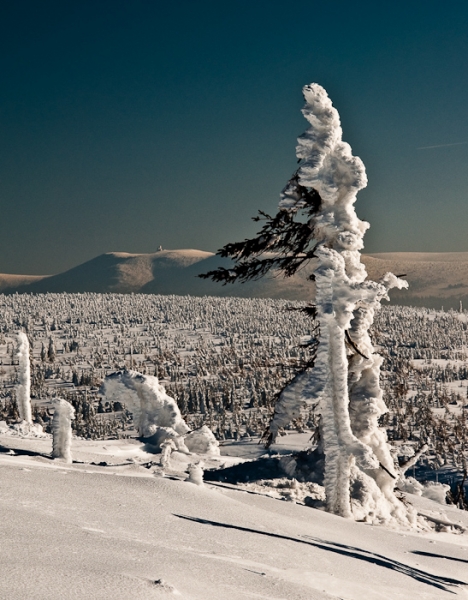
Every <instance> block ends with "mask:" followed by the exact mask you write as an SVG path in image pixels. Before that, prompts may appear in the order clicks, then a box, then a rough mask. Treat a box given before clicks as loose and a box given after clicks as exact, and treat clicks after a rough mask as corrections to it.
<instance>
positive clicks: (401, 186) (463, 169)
mask: <svg viewBox="0 0 468 600" xmlns="http://www.w3.org/2000/svg"><path fill="white" fill-rule="evenodd" d="M0 46H1V52H0V61H1V62H0V72H1V73H2V77H1V86H0V208H1V210H0V272H10V273H31V274H33V273H53V272H58V271H61V270H65V269H66V268H69V267H71V266H74V265H76V264H78V263H80V262H83V261H85V260H87V259H90V258H92V257H94V256H96V255H97V254H100V253H102V252H108V251H117V250H118V251H127V252H153V251H155V250H156V249H157V247H158V245H159V244H162V246H163V247H165V248H199V249H205V250H216V249H218V248H219V247H220V246H222V245H224V244H225V243H226V242H229V241H237V240H240V239H243V238H244V237H246V236H249V235H251V234H253V233H254V232H255V231H256V224H255V223H252V222H251V220H250V217H251V216H253V215H255V214H256V212H257V210H258V209H263V210H267V211H270V212H274V211H275V210H276V206H277V202H278V195H279V192H280V190H281V188H282V187H283V185H284V184H285V182H286V181H287V179H288V178H289V176H290V175H291V173H292V172H293V170H294V169H295V165H296V160H295V143H296V138H297V136H298V135H299V134H300V133H302V131H303V130H304V129H305V128H306V125H307V123H306V121H305V120H304V119H303V117H302V115H301V113H300V108H301V107H302V104H303V100H302V94H301V88H302V86H303V85H304V84H306V83H310V82H313V81H315V82H318V83H320V84H321V85H323V86H324V87H325V88H326V89H327V91H328V93H329V95H330V97H331V98H332V100H333V103H334V105H335V106H336V107H337V109H338V111H339V112H340V115H341V118H342V124H343V130H344V139H345V140H346V141H348V142H349V143H350V144H351V146H352V147H353V151H354V153H355V154H357V155H358V156H360V157H361V158H362V159H363V161H364V163H365V165H366V168H367V172H368V177H369V186H368V188H367V189H366V190H364V191H362V192H360V194H359V196H358V202H357V211H358V214H359V216H360V217H361V218H365V219H367V220H369V221H370V223H371V229H370V231H369V232H368V234H367V236H366V251H367V252H378V251H398V250H400V251H417V250H420V251H468V242H467V239H468V235H467V234H468V202H467V195H468V168H467V167H468V3H467V2H466V0H465V1H460V2H451V1H446V2H440V1H437V2H435V1H431V0H424V1H417V2H408V1H406V2H398V1H397V2H379V3H378V2H375V0H373V1H371V2H365V1H363V2H360V1H358V0H356V1H355V2H350V1H349V0H347V1H328V2H324V1H323V0H322V1H321V2H315V1H314V0H308V1H303V0H246V1H244V0H231V1H228V0H226V1H224V2H222V1H221V0H189V1H186V0H179V1H178V2H160V1H159V0H152V1H150V0H145V1H143V0H125V1H122V0H92V1H89V0H80V1H76V0H66V1H64V0H59V1H50V0H40V1H38V0H30V1H27V0H2V2H1V3H0ZM445 144H447V145H445ZM451 144H457V145H451ZM427 146H440V147H437V148H427V149H420V148H425V147H427Z"/></svg>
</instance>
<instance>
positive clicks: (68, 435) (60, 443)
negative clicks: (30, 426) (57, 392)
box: [52, 398, 75, 463]
mask: <svg viewBox="0 0 468 600" xmlns="http://www.w3.org/2000/svg"><path fill="white" fill-rule="evenodd" d="M54 408H55V412H54V416H53V419H52V436H53V441H52V457H53V458H62V459H64V460H65V461H66V462H67V463H71V462H72V455H71V439H72V429H71V422H72V420H73V419H74V418H75V409H74V408H73V406H72V405H71V404H70V403H69V402H67V401H66V400H62V399H61V398H58V399H57V400H56V401H55V402H54Z"/></svg>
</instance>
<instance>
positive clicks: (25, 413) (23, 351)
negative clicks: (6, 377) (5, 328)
mask: <svg viewBox="0 0 468 600" xmlns="http://www.w3.org/2000/svg"><path fill="white" fill-rule="evenodd" d="M17 357H18V388H17V390H16V399H17V402H18V411H19V415H20V419H21V420H22V421H26V422H27V423H29V424H31V423H32V415H31V397H30V394H31V367H30V363H29V340H28V336H27V335H26V334H25V333H24V332H23V331H20V332H19V333H18V351H17Z"/></svg>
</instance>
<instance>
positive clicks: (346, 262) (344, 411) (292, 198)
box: [270, 84, 408, 523]
mask: <svg viewBox="0 0 468 600" xmlns="http://www.w3.org/2000/svg"><path fill="white" fill-rule="evenodd" d="M303 93H304V98H305V101H306V104H305V107H304V108H303V110H302V112H303V114H304V116H305V118H306V119H307V120H308V121H309V123H310V125H311V127H310V128H309V129H308V130H307V131H306V132H305V133H304V134H303V135H302V136H300V137H299V139H298V145H297V149H296V153H297V157H298V158H299V159H300V160H301V164H300V167H299V169H298V172H297V175H298V179H299V184H300V185H301V186H304V187H306V188H308V189H314V190H316V191H317V192H318V193H319V194H320V197H321V200H322V202H321V205H320V209H319V212H318V214H317V215H316V216H315V217H314V219H315V220H314V226H315V227H314V231H315V239H316V242H317V249H316V256H317V266H316V268H315V271H314V275H315V280H316V299H315V304H316V306H317V319H318V321H319V324H320V344H319V347H318V351H317V357H316V362H315V366H314V368H313V369H312V370H311V371H310V372H306V373H304V374H303V375H301V376H299V377H298V378H296V380H295V381H294V382H293V386H292V387H291V388H289V389H286V390H284V391H283V393H282V395H281V396H280V398H279V401H278V405H277V408H276V410H275V416H274V418H273V421H272V423H271V425H270V432H271V433H272V435H273V437H275V435H276V434H277V432H278V429H279V428H280V427H283V426H285V425H286V424H288V423H289V422H290V420H291V419H292V418H294V417H295V416H297V413H298V411H300V408H301V405H302V406H303V405H304V402H305V403H308V404H312V403H314V404H315V403H317V402H319V412H320V414H321V435H322V443H323V448H324V453H325V476H324V485H325V491H326V498H327V509H328V510H329V511H330V512H333V513H335V514H338V515H341V516H343V517H354V518H359V519H365V520H370V521H384V522H391V521H392V520H396V521H399V522H406V523H407V522H408V514H407V511H406V509H405V507H404V506H403V505H402V504H401V502H399V501H398V500H397V498H396V497H395V494H394V491H393V490H394V478H393V469H394V466H393V460H392V457H391V455H390V450H389V447H388V444H387V441H386V434H385V432H384V431H383V430H381V429H380V428H379V427H378V418H379V416H380V415H381V414H383V413H384V412H386V407H385V404H384V402H383V399H382V390H381V389H380V384H379V373H380V365H381V361H382V359H381V357H380V356H379V355H377V354H375V352H374V348H373V346H372V342H371V339H370V337H369V333H368V332H369V327H370V326H371V325H372V322H373V317H374V312H375V310H377V309H378V308H379V306H380V301H381V300H382V299H383V298H387V292H388V290H389V289H391V288H393V287H398V288H403V287H407V283H406V282H405V281H403V280H401V279H398V278H397V277H395V276H394V275H392V274H391V273H387V275H385V277H384V278H383V279H382V280H381V281H380V282H379V283H377V282H374V281H369V280H366V278H367V273H366V269H365V267H364V265H363V264H362V263H361V259H360V250H361V249H362V248H363V236H364V233H365V231H366V230H367V229H368V227H369V224H368V223H366V222H364V221H361V220H360V219H359V218H358V217H357V215H356V213H355V210H354V203H355V201H356V194H357V192H358V191H359V190H360V189H362V188H364V187H365V186H366V185H367V178H366V173H365V168H364V165H363V163H362V161H361V160H360V159H359V158H358V157H355V156H353V154H352V152H351V147H350V146H349V144H347V143H345V142H343V141H342V130H341V125H340V118H339V115H338V112H337V110H336V109H335V108H334V107H333V106H332V103H331V101H330V99H329V98H328V96H327V93H326V92H325V90H324V89H323V88H322V87H321V86H319V85H317V84H311V85H307V86H305V87H304V89H303ZM300 202H301V200H300V199H299V198H298V197H297V195H295V194H294V193H293V192H291V190H290V189H289V187H287V188H285V190H284V191H283V193H282V195H281V200H280V205H279V206H280V209H282V210H285V211H288V210H291V209H294V208H297V203H300Z"/></svg>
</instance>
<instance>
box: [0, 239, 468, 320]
mask: <svg viewBox="0 0 468 600" xmlns="http://www.w3.org/2000/svg"><path fill="white" fill-rule="evenodd" d="M363 262H364V263H365V265H366V268H367V271H368V273H369V277H370V278H371V279H378V278H380V277H381V276H382V275H383V274H384V273H386V272H387V271H392V272H393V273H395V274H396V275H401V274H405V279H407V280H408V282H409V283H410V289H409V290H408V291H406V290H401V291H400V290H395V291H393V292H392V293H391V298H392V303H395V304H407V305H413V306H428V307H433V308H440V307H441V306H444V307H445V308H458V307H459V305H460V301H462V302H463V303H464V304H466V307H467V308H468V252H443V253H435V252H434V253H431V252H387V253H378V254H367V255H363ZM231 264H232V262H231V261H230V260H229V259H223V258H220V257H219V256H217V255H215V254H213V253H212V252H204V251H202V250H194V249H182V250H161V251H158V252H154V253H151V254H129V253H127V252H108V253H106V254H101V255H100V256H97V257H95V258H93V259H92V260H89V261H87V262H85V263H83V264H81V265H78V266H76V267H73V268H72V269H69V270H68V271H65V272H63V273H59V274H57V275H47V276H39V275H8V274H0V293H5V294H12V293H45V292H57V293H59V292H69V293H82V292H100V293H132V292H133V293H146V294H150V293H151V294H176V295H193V296H205V295H207V296H210V295H211V296H240V297H257V298H285V299H288V300H308V301H313V296H314V285H313V283H312V282H310V280H309V279H308V276H309V275H310V273H311V271H312V269H313V265H312V264H310V265H308V267H306V268H304V269H302V270H300V271H299V272H298V273H297V274H296V275H294V276H293V277H290V278H284V277H282V276H281V275H280V274H278V273H272V274H270V275H269V276H267V277H264V278H262V279H259V280H257V281H251V282H248V283H245V284H234V285H226V286H222V285H221V284H219V283H214V282H212V281H207V280H203V279H200V278H199V277H197V275H199V274H200V273H206V272H207V271H210V270H213V269H215V268H217V267H219V266H224V267H226V268H228V267H229V266H230V265H231Z"/></svg>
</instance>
